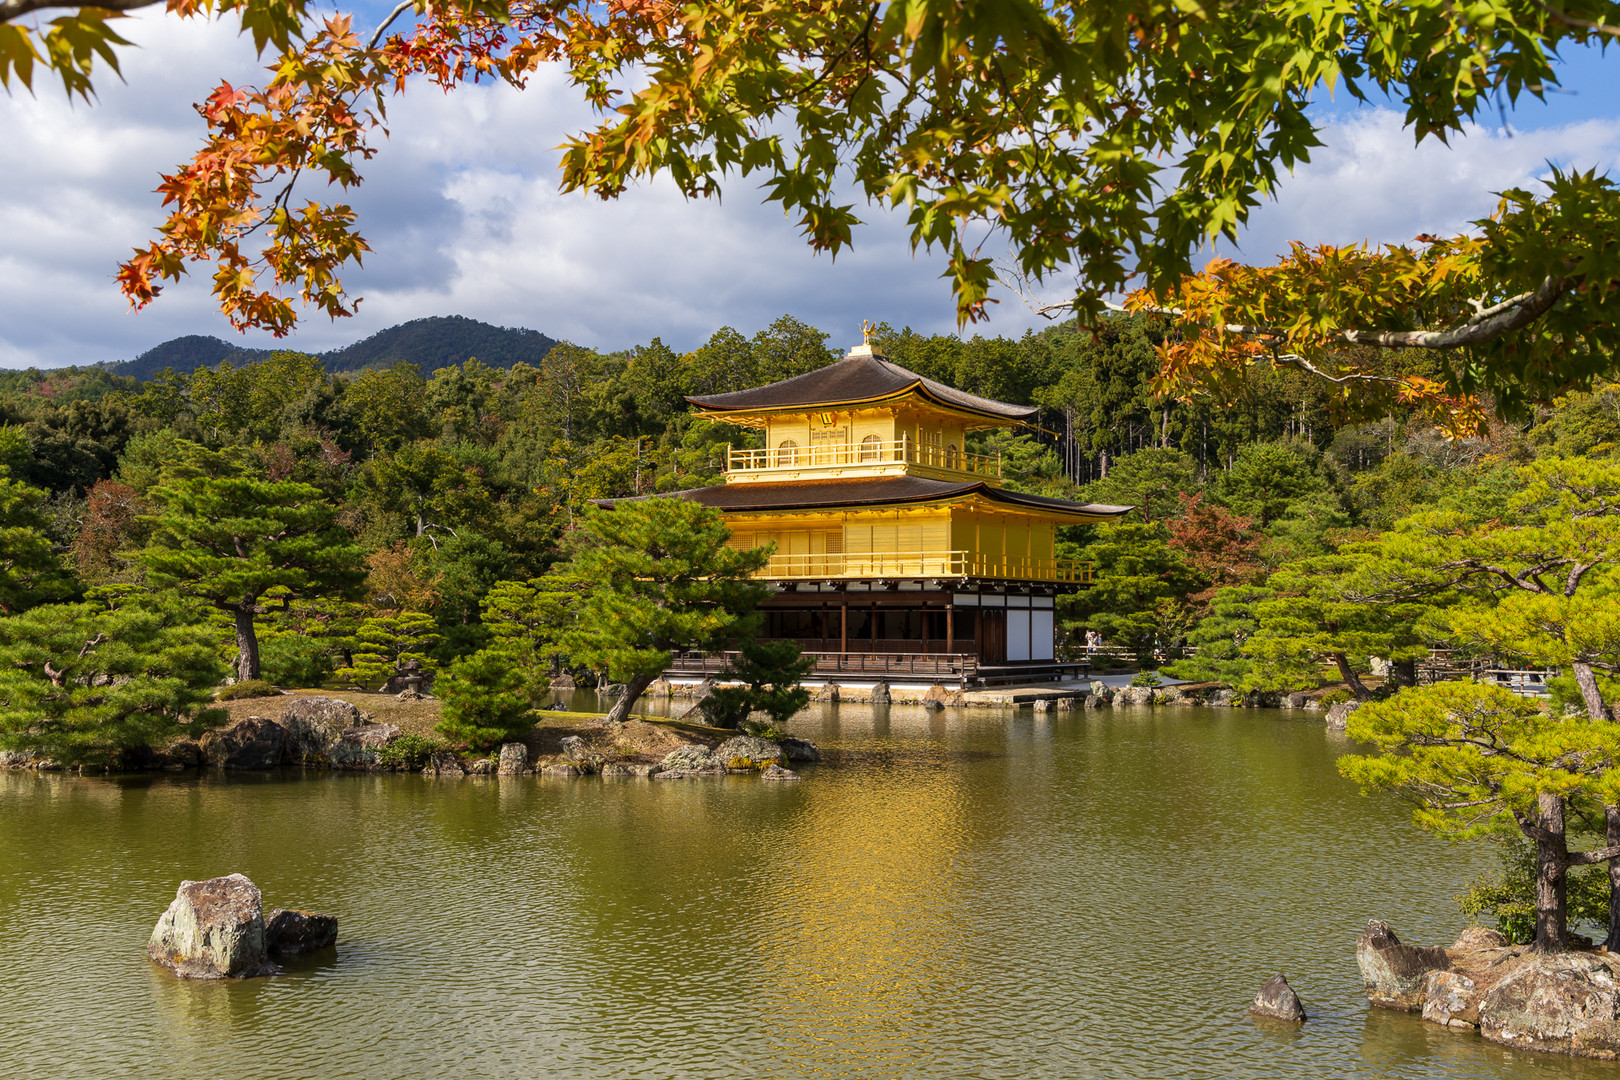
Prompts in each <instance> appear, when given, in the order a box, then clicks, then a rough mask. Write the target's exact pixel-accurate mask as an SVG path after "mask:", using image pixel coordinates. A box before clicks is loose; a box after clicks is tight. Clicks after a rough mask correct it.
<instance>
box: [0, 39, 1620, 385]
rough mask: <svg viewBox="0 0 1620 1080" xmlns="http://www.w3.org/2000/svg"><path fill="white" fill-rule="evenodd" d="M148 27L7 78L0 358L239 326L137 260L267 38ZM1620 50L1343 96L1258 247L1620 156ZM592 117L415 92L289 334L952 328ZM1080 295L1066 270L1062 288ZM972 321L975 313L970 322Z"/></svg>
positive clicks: (625, 334)
mask: <svg viewBox="0 0 1620 1080" xmlns="http://www.w3.org/2000/svg"><path fill="white" fill-rule="evenodd" d="M126 26H128V27H129V28H130V29H128V30H127V31H126V33H125V36H126V37H129V38H131V39H132V40H134V41H135V42H136V43H137V44H138V45H139V46H140V48H138V49H135V50H129V51H127V52H126V54H125V58H124V73H125V79H126V81H125V82H124V83H123V84H119V83H118V82H117V81H116V80H113V79H110V78H103V79H102V80H101V87H102V92H101V95H100V98H99V100H98V101H97V102H96V103H94V104H93V105H86V104H84V103H83V102H79V103H69V102H67V101H65V100H64V99H63V96H62V94H61V92H60V89H59V88H58V87H52V86H49V85H46V84H44V83H41V85H40V86H39V87H38V88H37V96H30V95H29V94H27V93H26V92H24V91H20V90H19V91H15V92H14V93H13V94H12V95H11V97H9V98H0V147H4V162H5V178H6V182H5V184H4V185H3V186H0V366H7V367H27V366H30V365H38V366H41V367H47V366H57V365H62V364H71V363H93V362H96V361H101V360H126V359H130V358H132V357H134V356H136V355H137V354H139V353H141V352H142V351H144V350H145V349H148V348H150V347H151V346H153V345H155V344H157V343H159V342H161V341H164V340H166V339H169V338H172V337H176V336H179V335H182V334H212V335H217V336H219V337H223V338H227V339H232V338H235V339H238V340H242V341H243V342H244V343H245V344H250V345H266V344H270V343H271V339H270V338H269V337H268V335H248V336H246V337H242V336H240V335H236V334H235V332H234V331H233V330H232V329H231V328H230V326H229V324H228V323H226V322H225V320H224V319H223V318H221V317H220V316H219V315H218V313H217V312H216V311H215V308H214V304H213V302H212V300H211V299H210V297H209V295H208V292H207V289H206V281H205V280H203V281H192V282H188V283H186V284H183V285H181V286H178V287H174V286H171V287H170V288H169V289H168V290H167V291H166V292H165V294H164V295H163V296H162V297H161V298H160V299H159V300H158V302H157V303H155V304H153V305H151V306H150V307H148V308H147V309H146V310H145V311H142V312H139V313H133V312H131V311H129V310H128V306H127V305H126V304H125V302H124V301H123V299H122V298H121V296H120V295H119V293H118V290H117V287H116V285H115V283H114V280H113V275H114V273H115V272H116V267H117V263H118V261H119V260H120V259H121V258H122V257H124V256H125V255H126V254H127V253H128V251H129V250H130V249H131V248H133V247H135V246H136V245H137V244H142V243H144V242H145V240H146V238H148V237H150V236H151V235H152V228H153V226H154V225H155V224H156V223H157V222H159V221H160V220H161V218H162V214H161V211H160V208H159V204H158V199H157V197H156V196H155V195H153V194H152V188H153V187H154V185H155V184H156V182H157V178H158V174H159V173H160V171H162V170H165V169H170V168H173V167H174V166H175V165H176V164H178V163H179V162H181V161H182V160H184V159H185V158H186V156H187V155H188V154H189V153H190V152H191V151H192V150H193V149H194V148H195V146H196V144H197V141H198V139H199V136H200V134H201V131H202V125H201V122H200V120H199V119H198V118H197V116H196V114H195V113H194V112H193V111H192V108H191V103H192V102H194V101H198V100H200V99H201V98H203V97H204V96H206V94H207V93H208V92H209V90H210V89H211V88H212V87H213V86H214V85H215V84H216V82H217V81H218V80H219V79H221V78H224V79H229V80H230V81H232V82H238V83H242V82H254V81H256V80H257V78H258V68H257V65H256V63H255V60H254V57H253V54H252V50H251V48H250V47H249V46H248V45H247V44H246V43H245V42H243V41H242V40H240V39H239V38H237V37H236V36H235V34H234V33H233V32H232V30H231V28H230V26H229V25H223V24H214V25H208V24H199V23H196V22H195V21H185V22H182V21H180V20H176V19H172V18H166V17H162V16H150V17H145V18H139V19H133V20H130V21H129V22H128V23H126ZM1617 71H1620V68H1617V67H1616V64H1615V62H1614V61H1612V60H1611V61H1610V62H1609V63H1607V64H1605V63H1604V62H1603V61H1601V60H1600V59H1599V58H1598V57H1596V56H1580V57H1575V58H1573V59H1572V60H1571V61H1570V62H1569V64H1568V65H1567V76H1566V78H1565V83H1566V87H1567V89H1568V90H1570V91H1572V93H1566V94H1558V95H1554V96H1552V97H1551V98H1550V100H1549V102H1548V103H1547V104H1545V105H1542V104H1530V105H1526V106H1524V107H1521V108H1520V109H1519V110H1517V111H1516V112H1511V113H1509V114H1507V116H1506V117H1505V120H1506V124H1505V126H1504V124H1503V122H1502V118H1499V117H1494V116H1493V117H1492V118H1491V122H1490V124H1489V125H1487V126H1485V127H1481V128H1478V129H1475V130H1472V131H1471V132H1470V133H1469V134H1468V135H1467V137H1466V138H1462V139H1458V140H1454V141H1453V143H1452V145H1451V146H1450V147H1446V146H1442V145H1440V144H1438V143H1434V142H1432V141H1430V142H1426V143H1425V145H1424V146H1423V147H1421V148H1417V147H1414V146H1413V142H1412V138H1411V136H1410V134H1408V133H1407V132H1405V131H1403V130H1402V127H1401V121H1400V115H1399V114H1398V113H1397V112H1394V111H1392V110H1390V109H1387V108H1378V107H1361V108H1356V109H1352V108H1347V107H1341V106H1334V105H1326V106H1324V109H1323V112H1322V116H1323V117H1324V119H1326V120H1327V121H1329V126H1328V128H1327V130H1326V132H1325V133H1324V138H1325V140H1326V142H1327V144H1328V145H1327V146H1326V147H1325V148H1323V149H1321V150H1319V151H1318V152H1317V153H1316V154H1315V155H1314V160H1313V161H1312V163H1311V164H1310V165H1309V166H1308V167H1306V168H1304V169H1302V170H1301V171H1300V172H1299V173H1298V174H1297V175H1295V176H1294V177H1292V178H1291V179H1290V180H1289V182H1288V184H1287V186H1286V188H1285V190H1284V192H1283V193H1282V196H1281V198H1280V199H1279V201H1278V202H1276V203H1275V204H1271V205H1267V206H1266V207H1264V208H1263V209H1262V210H1261V211H1260V212H1259V213H1258V214H1257V215H1256V216H1255V220H1254V222H1253V224H1252V226H1251V228H1250V229H1249V231H1248V233H1247V235H1246V236H1245V239H1244V242H1243V254H1245V255H1247V256H1248V257H1251V258H1256V259H1264V258H1267V257H1269V256H1270V255H1272V254H1273V253H1275V252H1277V251H1280V250H1283V248H1284V247H1285V245H1286V242H1287V241H1288V240H1289V239H1292V238H1309V239H1314V240H1323V241H1333V242H1349V241H1355V240H1361V239H1371V240H1373V241H1394V240H1407V239H1410V238H1411V237H1412V236H1414V235H1415V234H1417V233H1420V232H1425V231H1428V232H1446V231H1456V230H1459V229H1461V228H1462V227H1463V225H1464V224H1465V223H1466V222H1467V221H1468V220H1470V219H1472V218H1477V217H1481V216H1484V215H1485V214H1486V213H1488V212H1489V210H1490V209H1491V205H1492V199H1491V197H1490V194H1489V193H1490V192H1493V191H1499V190H1502V189H1503V188H1506V187H1510V186H1514V185H1519V184H1528V183H1531V182H1533V180H1534V178H1535V177H1537V176H1538V175H1544V174H1545V172H1546V170H1547V169H1548V163H1549V162H1551V163H1555V164H1558V165H1562V166H1577V167H1580V168H1588V167H1593V166H1596V167H1597V168H1599V169H1600V170H1611V171H1615V172H1620V169H1617V168H1616V166H1617V164H1620V76H1617V74H1616V72H1617ZM588 120H589V114H588V113H587V112H586V111H585V110H584V109H583V108H582V107H581V106H580V105H578V104H577V102H575V101H574V100H573V99H572V97H571V95H570V94H569V92H568V90H567V87H566V86H565V85H564V84H563V83H562V81H561V80H560V79H558V78H555V77H553V76H548V75H542V76H540V77H539V78H537V79H535V80H534V82H533V83H532V84H531V86H530V88H529V89H528V90H527V91H526V92H523V93H516V92H513V91H510V90H506V89H496V88H479V89H474V90H464V91H458V92H457V93H455V94H453V95H448V96H445V95H440V94H438V93H437V92H435V91H431V90H428V89H426V88H423V89H421V90H420V91H418V92H413V93H412V94H410V95H407V96H406V97H403V98H400V99H397V100H396V101H395V102H394V103H393V104H392V105H391V106H390V112H389V121H390V123H389V126H390V128H391V130H392V137H391V139H389V140H388V141H387V142H385V143H384V144H383V145H382V152H381V153H380V154H379V155H378V157H377V158H376V159H374V160H373V162H372V163H371V165H370V166H369V167H368V168H367V169H366V170H365V173H366V179H367V182H366V184H365V186H364V187H363V188H362V189H361V190H360V192H359V194H358V195H357V196H356V197H355V198H354V199H353V201H354V203H355V205H356V207H357V209H359V211H360V213H361V221H362V225H363V232H364V234H365V236H366V237H367V239H368V241H369V242H370V244H371V246H372V249H373V252H372V254H371V255H370V256H369V257H368V259H367V262H366V266H365V267H364V269H363V270H361V271H351V272H350V273H348V274H346V275H345V281H346V283H347V284H348V285H349V286H350V288H351V290H352V291H353V292H354V293H356V294H359V295H363V296H365V298H366V299H365V302H364V303H363V304H362V305H361V308H360V314H359V316H358V317H356V318H353V319H346V320H341V321H339V322H336V323H333V322H330V321H328V320H327V319H326V318H325V317H324V316H321V315H319V314H318V313H310V314H309V315H308V316H307V317H306V319H305V322H304V323H303V324H302V325H301V327H300V329H299V330H298V331H297V332H296V334H295V335H294V336H293V337H292V338H290V339H289V341H288V344H289V345H290V346H291V347H295V348H302V349H306V350H309V351H320V350H323V349H328V348H332V347H334V346H339V345H345V344H348V343H349V342H352V341H356V340H358V339H360V338H362V337H365V336H366V335H368V334H371V333H374V332H375V331H377V330H380V329H382V328H384V327H387V326H390V325H393V324H394V323H398V322H402V321H404V320H406V319H411V318H417V317H420V316H424V315H453V314H459V315H467V316H471V317H473V318H478V319H484V320H486V321H488V322H492V323H497V324H501V325H506V326H527V327H531V328H533V329H536V330H541V331H543V332H545V333H547V334H549V335H551V336H552V337H557V338H566V339H569V340H572V341H575V342H578V343H581V344H585V345H591V346H595V347H598V348H603V349H613V348H622V347H626V346H630V345H634V344H637V343H640V342H645V341H647V340H649V339H651V338H652V337H654V336H661V337H662V338H663V339H664V341H665V342H666V343H668V344H670V345H672V346H674V347H676V348H679V349H688V348H692V347H695V346H696V345H698V344H701V343H702V342H703V341H704V340H705V339H706V338H707V337H708V336H709V335H710V334H711V333H712V332H713V331H714V330H715V329H717V328H718V327H720V326H723V325H730V326H733V327H736V328H737V329H739V330H741V331H743V332H744V333H752V332H753V331H755V330H757V329H760V328H761V327H763V326H765V325H766V324H767V323H769V322H770V321H771V320H772V319H773V318H775V317H776V316H777V315H780V314H782V313H784V312H787V313H791V314H793V315H796V316H797V317H799V318H801V319H804V320H806V321H808V322H810V323H813V324H815V325H817V326H819V327H821V328H822V329H824V330H827V331H829V332H830V333H831V334H832V341H833V343H834V344H835V345H839V346H845V345H848V344H850V343H852V342H854V341H858V340H859V326H860V323H861V320H862V319H873V320H886V321H888V322H890V323H891V324H893V325H895V326H904V325H910V326H913V327H915V328H917V329H919V330H924V331H932V332H941V333H950V332H954V331H955V314H954V308H953V305H952V302H951V297H950V291H949V288H948V286H947V285H946V283H945V282H943V281H942V280H940V278H939V274H940V270H941V268H942V267H941V261H940V260H939V259H938V258H931V257H929V256H927V255H919V256H918V257H916V258H913V257H912V255H911V254H910V252H909V250H908V247H907V243H906V240H905V230H904V228H903V222H902V221H901V220H900V219H899V218H898V217H896V216H892V215H890V216H886V215H884V214H882V213H881V212H878V211H875V210H869V211H867V212H865V213H864V214H863V216H865V217H867V218H868V219H869V220H870V221H871V224H870V225H869V226H868V227H867V228H866V229H865V230H864V232H862V233H858V234H857V236H856V247H855V249H854V251H853V252H849V253H846V254H843V255H840V256H839V257H838V259H837V261H836V262H835V261H833V260H831V259H828V258H826V257H825V256H815V255H813V254H812V253H811V252H810V251H809V249H808V248H807V247H806V246H805V244H804V242H803V240H802V239H800V237H799V236H798V234H797V230H796V229H795V228H794V227H793V226H792V225H791V224H790V223H789V222H788V221H786V220H785V219H784V218H783V216H782V215H781V213H780V212H779V211H778V210H774V209H772V208H771V207H768V206H763V205H761V204H760V203H759V201H758V199H757V197H756V195H755V193H754V192H753V191H752V190H751V189H750V188H749V187H748V186H746V185H744V184H735V185H733V186H732V187H731V188H730V189H729V190H728V192H727V195H726V198H725V199H724V201H723V202H719V203H716V202H713V201H702V202H695V203H688V202H685V201H684V200H682V198H681V197H680V195H679V194H678V193H677V192H675V191H674V190H673V189H672V188H671V187H670V186H668V185H665V184H653V185H650V186H646V187H643V188H639V189H636V190H633V191H631V192H629V193H627V194H626V195H625V196H624V197H622V198H621V199H619V200H617V201H616V202H612V203H598V202H594V201H591V200H588V199H586V198H585V197H582V196H579V195H566V196H565V195H560V194H558V192H557V169H556V165H557V155H556V152H555V150H554V147H555V146H556V145H557V143H558V142H559V141H561V139H562V137H563V136H564V135H566V134H567V133H569V132H571V131H575V130H578V129H579V128H580V127H582V126H583V125H584V124H585V123H586V122H587V121H588ZM1054 291H1061V283H1058V284H1057V285H1056V286H1054ZM1038 322H1039V320H1038V319H1036V318H1034V317H1033V316H1032V315H1030V313H1029V312H1028V311H1027V309H1026V308H1024V306H1023V305H1022V304H1021V303H1020V302H1019V301H1018V299H1017V298H1016V297H1014V296H1004V297H1003V303H1002V304H1001V305H999V307H998V308H997V309H996V310H995V315H994V317H993V318H992V320H991V322H990V323H989V325H988V327H987V328H986V327H984V326H981V327H979V328H977V330H976V332H980V333H991V334H996V333H1002V334H1011V335H1016V334H1019V333H1022V332H1023V330H1024V329H1025V328H1026V327H1028V326H1030V325H1033V324H1036V323H1038ZM970 332H975V331H970Z"/></svg>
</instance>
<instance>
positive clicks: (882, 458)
mask: <svg viewBox="0 0 1620 1080" xmlns="http://www.w3.org/2000/svg"><path fill="white" fill-rule="evenodd" d="M894 461H900V462H909V463H911V464H916V465H931V466H933V467H934V468H937V469H948V470H950V471H952V472H960V473H967V474H969V475H971V476H989V477H999V476H1000V475H1001V458H1000V457H999V456H997V457H989V456H987V455H985V454H970V453H968V452H967V451H966V450H957V449H955V448H953V447H949V446H935V445H933V444H931V443H930V444H927V445H924V444H921V443H917V442H913V441H912V440H911V439H892V440H889V441H886V442H885V441H878V442H869V443H822V444H819V445H813V446H799V447H777V448H775V449H764V450H732V449H730V448H729V447H728V448H727V453H726V470H727V471H728V472H793V471H797V470H803V469H816V468H825V467H829V466H836V465H881V464H883V463H884V462H894Z"/></svg>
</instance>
